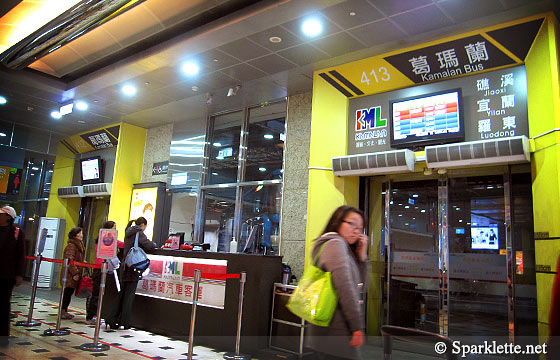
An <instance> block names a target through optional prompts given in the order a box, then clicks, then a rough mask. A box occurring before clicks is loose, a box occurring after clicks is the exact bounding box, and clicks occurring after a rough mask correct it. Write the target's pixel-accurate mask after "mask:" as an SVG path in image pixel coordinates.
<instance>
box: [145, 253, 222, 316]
mask: <svg viewBox="0 0 560 360" xmlns="http://www.w3.org/2000/svg"><path fill="white" fill-rule="evenodd" d="M148 258H149V259H150V272H149V274H148V275H147V276H144V277H143V278H142V280H140V281H139V282H138V287H137V288H136V294H137V295H143V296H150V297H155V298H159V299H165V300H171V301H179V302H183V303H189V304H190V303H192V301H193V292H194V271H195V270H200V271H202V281H201V282H200V285H199V288H198V291H199V293H198V305H202V306H208V307H213V308H218V309H223V308H224V303H225V298H226V282H225V280H215V279H205V278H204V274H226V273H227V260H214V259H193V258H182V257H173V256H161V255H150V254H148Z"/></svg>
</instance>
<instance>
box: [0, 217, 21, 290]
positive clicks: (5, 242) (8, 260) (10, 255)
mask: <svg viewBox="0 0 560 360" xmlns="http://www.w3.org/2000/svg"><path fill="white" fill-rule="evenodd" d="M15 235H16V227H15V226H13V225H8V226H0V254H2V261H0V278H1V279H3V280H7V279H11V280H14V279H15V277H16V276H22V277H23V275H24V274H25V233H24V232H23V230H21V229H19V230H18V236H17V239H16V237H15Z"/></svg>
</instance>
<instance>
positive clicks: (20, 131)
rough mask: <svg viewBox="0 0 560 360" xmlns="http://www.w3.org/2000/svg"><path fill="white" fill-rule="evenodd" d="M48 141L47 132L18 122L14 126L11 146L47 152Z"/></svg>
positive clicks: (48, 135) (48, 134)
mask: <svg viewBox="0 0 560 360" xmlns="http://www.w3.org/2000/svg"><path fill="white" fill-rule="evenodd" d="M49 141H50V133H49V132H45V131H44V130H38V129H34V128H30V127H27V126H22V125H18V124H16V125H15V126H14V135H13V139H12V146H14V147H18V148H22V149H27V150H30V151H36V152H40V153H47V151H48V150H49Z"/></svg>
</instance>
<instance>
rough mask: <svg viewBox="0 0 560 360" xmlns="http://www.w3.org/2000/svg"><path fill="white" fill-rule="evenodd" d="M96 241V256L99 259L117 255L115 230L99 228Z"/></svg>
mask: <svg viewBox="0 0 560 360" xmlns="http://www.w3.org/2000/svg"><path fill="white" fill-rule="evenodd" d="M98 239H99V240H98V241H97V257H98V258H99V259H112V258H114V257H115V256H117V230H116V229H99V238H98Z"/></svg>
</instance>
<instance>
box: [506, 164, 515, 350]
mask: <svg viewBox="0 0 560 360" xmlns="http://www.w3.org/2000/svg"><path fill="white" fill-rule="evenodd" d="M510 170H511V169H510V166H508V169H507V172H506V173H505V174H504V207H505V209H504V217H505V219H504V225H505V232H506V267H507V281H506V284H507V302H508V337H509V342H511V343H515V286H514V284H515V283H514V280H515V279H514V276H515V275H514V274H515V265H516V263H515V254H514V252H513V227H512V226H511V225H512V223H513V222H512V207H511V203H512V201H511V200H512V199H511V198H512V191H511V172H510Z"/></svg>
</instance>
